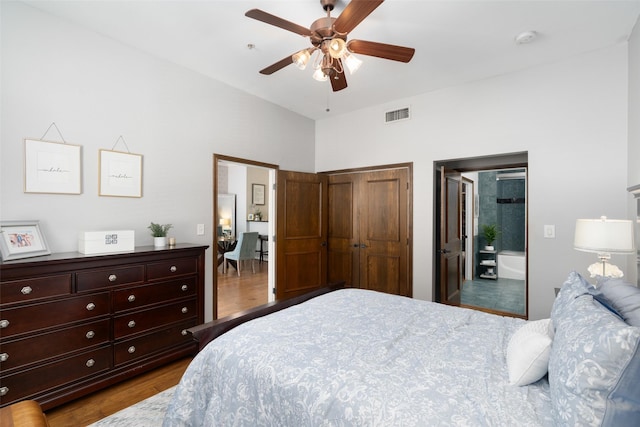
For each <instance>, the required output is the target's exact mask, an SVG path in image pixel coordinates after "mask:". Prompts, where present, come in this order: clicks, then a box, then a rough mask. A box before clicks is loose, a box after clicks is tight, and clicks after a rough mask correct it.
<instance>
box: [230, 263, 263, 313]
mask: <svg viewBox="0 0 640 427" xmlns="http://www.w3.org/2000/svg"><path fill="white" fill-rule="evenodd" d="M255 268H256V273H255V274H253V273H252V272H251V264H250V263H247V264H246V265H245V266H243V267H242V270H241V276H240V277H238V274H237V272H236V270H235V269H234V268H233V267H231V268H229V269H227V274H222V266H220V268H219V269H218V318H221V317H224V316H228V315H229V314H233V313H237V312H238V311H242V310H246V309H247V308H252V307H255V306H257V305H261V304H265V303H266V302H267V300H268V295H269V294H268V281H267V270H268V263H266V262H263V263H259V262H258V261H256V262H255Z"/></svg>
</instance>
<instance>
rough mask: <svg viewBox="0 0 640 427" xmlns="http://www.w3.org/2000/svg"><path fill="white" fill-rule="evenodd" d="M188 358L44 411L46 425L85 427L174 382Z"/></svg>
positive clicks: (189, 359) (182, 370) (172, 384)
mask: <svg viewBox="0 0 640 427" xmlns="http://www.w3.org/2000/svg"><path fill="white" fill-rule="evenodd" d="M190 362H191V358H190V357H188V358H185V359H181V360H179V361H177V362H174V363H172V364H169V365H166V366H163V367H161V368H158V369H156V370H153V371H150V372H147V373H145V374H142V375H138V376H136V377H134V378H132V379H130V380H127V381H124V382H121V383H119V384H116V385H113V386H111V387H108V388H106V389H104V390H100V391H97V392H95V393H92V394H90V395H88V396H86V397H83V398H81V399H76V400H74V401H72V402H69V403H67V404H65V405H62V406H58V407H56V408H53V409H51V410H49V411H47V412H46V415H47V420H48V421H49V426H50V427H71V426H74V427H75V426H86V425H88V424H91V423H94V422H96V421H98V420H100V419H102V418H104V417H107V416H109V415H111V414H114V413H116V412H118V411H119V410H121V409H124V408H126V407H127V406H131V405H133V404H135V403H138V402H140V401H142V400H144V399H146V398H148V397H151V396H153V395H154V394H157V393H160V392H161V391H164V390H166V389H168V388H170V387H173V386H174V385H176V384H178V382H179V381H180V378H181V377H182V374H183V373H184V371H185V370H186V369H187V366H188V365H189V363H190Z"/></svg>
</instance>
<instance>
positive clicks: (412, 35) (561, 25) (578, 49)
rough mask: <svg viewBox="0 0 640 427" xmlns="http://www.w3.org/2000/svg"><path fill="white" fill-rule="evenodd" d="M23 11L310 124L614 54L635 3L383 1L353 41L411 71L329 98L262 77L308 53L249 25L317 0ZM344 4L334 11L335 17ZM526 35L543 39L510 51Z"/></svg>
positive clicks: (323, 88) (354, 83) (383, 63)
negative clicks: (254, 15) (602, 52)
mask: <svg viewBox="0 0 640 427" xmlns="http://www.w3.org/2000/svg"><path fill="white" fill-rule="evenodd" d="M24 2H25V3H28V4H30V5H32V6H34V7H37V8H39V9H42V10H44V11H47V12H50V13H51V14H54V15H57V16H59V17H62V18H64V19H67V20H69V21H72V22H75V23H77V24H79V25H82V26H84V27H86V28H89V29H91V30H93V31H96V32H98V33H101V34H103V35H106V36H108V37H111V38H113V39H115V40H118V41H120V42H122V43H125V44H127V45H130V46H134V47H136V48H138V49H141V50H143V51H146V52H149V53H151V54H153V55H155V56H157V57H160V58H164V59H166V60H168V61H171V62H173V63H176V64H179V65H182V66H184V67H186V68H189V69H191V70H194V71H197V72H199V73H202V74H204V75H207V76H210V77H212V78H214V79H217V80H220V81H222V82H225V83H227V84H229V85H231V86H234V87H237V88H239V89H242V90H243V91H246V92H248V93H251V94H253V95H256V96H258V97H260V98H264V99H266V100H268V101H271V102H273V103H275V104H278V105H281V106H282V107H284V108H287V109H290V110H292V111H295V112H297V113H299V114H302V115H304V116H307V117H310V118H313V119H321V118H324V117H327V116H330V115H335V114H341V113H344V112H348V111H352V110H355V109H359V108H362V107H365V106H369V105H377V104H384V105H385V106H387V105H388V106H389V107H390V108H393V107H395V106H394V104H393V102H394V100H397V99H400V98H404V97H409V96H412V95H416V94H420V93H425V92H429V91H433V90H437V89H440V88H443V87H448V86H454V85H459V84H462V83H465V82H468V81H473V80H478V79H483V78H487V77H491V76H495V75H500V74H504V73H508V72H511V71H515V70H520V69H523V68H528V67H532V66H536V65H540V64H547V63H552V62H554V61H558V60H560V59H562V58H566V57H570V56H573V55H577V54H580V53H583V52H588V51H592V50H596V49H600V48H604V47H607V46H611V45H614V44H617V43H620V42H623V41H625V40H627V39H628V37H629V34H630V33H631V30H632V29H633V26H634V24H635V23H636V21H637V20H638V16H639V15H640V0H630V1H612V0H604V1H576V0H561V1H543V0H534V1H518V0H502V1H481V0H469V1H461V0H442V1H432V0H387V1H386V2H384V3H383V4H382V5H380V6H379V7H378V8H377V9H376V10H375V11H374V12H373V13H372V14H371V15H369V17H367V18H366V19H365V20H364V21H363V22H362V23H360V24H359V25H358V26H357V27H356V28H355V29H354V30H353V31H352V32H351V33H350V34H349V39H350V40H351V39H361V40H370V41H378V42H383V43H389V44H395V45H402V46H409V47H413V48H415V49H416V53H415V55H414V57H413V59H412V61H411V62H410V63H408V64H404V63H399V62H395V61H388V60H383V59H379V58H374V57H367V56H363V55H359V58H360V59H362V60H363V61H364V63H363V65H362V67H361V68H360V70H358V72H357V73H356V74H354V75H352V76H351V75H349V74H348V73H347V82H348V84H349V87H348V88H346V89H345V90H342V91H340V92H336V93H334V92H332V91H331V86H330V83H329V82H323V83H320V82H316V81H315V80H313V79H312V78H311V75H312V72H313V70H312V69H311V67H308V68H307V69H306V70H304V71H301V70H299V69H297V68H296V67H295V66H293V65H291V66H288V67H286V68H284V69H282V70H280V71H278V72H276V73H274V74H272V75H271V76H264V75H261V74H259V73H258V71H259V70H261V69H263V68H265V67H266V66H268V65H271V64H273V63H274V62H276V61H279V60H281V59H283V58H284V57H286V56H288V55H290V54H292V53H294V52H296V51H298V50H300V49H303V48H306V47H309V46H310V44H309V42H308V39H307V38H305V37H302V36H299V35H297V34H294V33H292V32H289V31H285V30H283V29H280V28H277V27H274V26H271V25H268V24H265V23H263V22H259V21H256V20H253V19H250V18H247V17H245V16H244V13H245V12H246V11H247V10H249V9H252V8H259V9H262V10H264V11H265V12H269V13H271V14H273V15H277V16H279V17H281V18H284V19H286V20H288V21H292V22H294V23H296V24H299V25H302V26H304V27H308V26H310V25H311V23H312V22H313V21H315V20H316V19H318V18H320V17H322V16H324V15H325V13H324V11H323V10H322V8H321V6H320V2H319V0H251V1H245V0H226V1H225V0H172V1H160V0H135V1H134V0H130V1H125V0H72V1H68V0H67V1H59V0H24ZM346 4H347V1H346V0H338V5H337V7H336V10H335V11H334V12H333V13H332V16H337V15H338V14H339V13H340V12H341V11H342V10H343V9H344V6H345V5H346ZM528 30H534V31H536V32H537V33H538V34H539V37H538V38H537V39H536V40H535V41H534V42H533V43H531V44H526V45H517V44H515V43H514V37H515V36H516V35H517V34H519V33H521V32H523V31H528ZM248 44H254V45H255V48H254V49H249V48H248V47H247V45H248ZM327 106H328V107H329V108H330V112H327V111H326V109H327ZM403 106H404V105H402V106H400V107H403Z"/></svg>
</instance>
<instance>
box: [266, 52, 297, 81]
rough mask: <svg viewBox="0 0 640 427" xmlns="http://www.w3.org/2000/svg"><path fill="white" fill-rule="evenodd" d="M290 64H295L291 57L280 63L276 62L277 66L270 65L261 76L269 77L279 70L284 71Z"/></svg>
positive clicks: (283, 59)
mask: <svg viewBox="0 0 640 427" xmlns="http://www.w3.org/2000/svg"><path fill="white" fill-rule="evenodd" d="M290 64H293V59H291V55H289V56H287V57H285V58H282V59H281V60H280V61H278V62H276V63H275V64H271V65H269V66H268V67H267V68H265V69H262V70H260V74H266V75H267V76H268V75H271V74H273V73H275V72H276V71H278V70H281V69H283V68H284V67H286V66H287V65H290Z"/></svg>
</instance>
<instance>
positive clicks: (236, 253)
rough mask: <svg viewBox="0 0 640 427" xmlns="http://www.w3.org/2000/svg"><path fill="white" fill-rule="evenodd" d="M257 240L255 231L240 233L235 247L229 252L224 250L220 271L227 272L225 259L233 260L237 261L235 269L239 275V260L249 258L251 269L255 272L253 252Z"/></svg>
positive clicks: (254, 251)
mask: <svg viewBox="0 0 640 427" xmlns="http://www.w3.org/2000/svg"><path fill="white" fill-rule="evenodd" d="M257 242H258V233H257V232H255V231H252V232H246V233H240V238H239V239H238V244H237V245H236V248H235V249H234V250H233V251H231V252H225V254H224V262H223V263H222V272H223V273H226V272H227V260H230V259H231V260H234V261H236V263H237V268H236V271H237V272H238V276H240V269H241V267H240V264H241V263H240V261H242V260H251V271H253V272H254V273H255V272H256V268H255V265H254V261H255V258H256V256H255V253H256V243H257Z"/></svg>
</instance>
